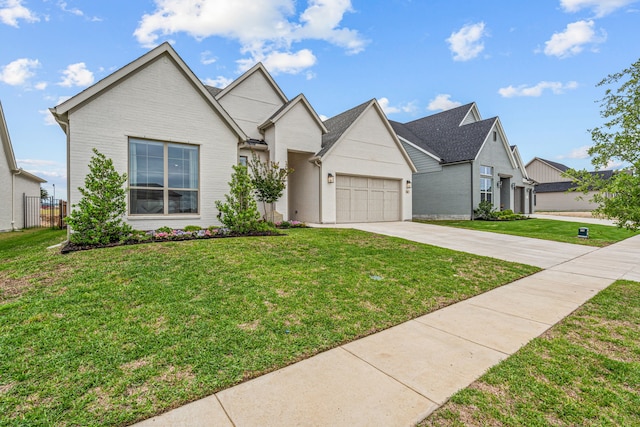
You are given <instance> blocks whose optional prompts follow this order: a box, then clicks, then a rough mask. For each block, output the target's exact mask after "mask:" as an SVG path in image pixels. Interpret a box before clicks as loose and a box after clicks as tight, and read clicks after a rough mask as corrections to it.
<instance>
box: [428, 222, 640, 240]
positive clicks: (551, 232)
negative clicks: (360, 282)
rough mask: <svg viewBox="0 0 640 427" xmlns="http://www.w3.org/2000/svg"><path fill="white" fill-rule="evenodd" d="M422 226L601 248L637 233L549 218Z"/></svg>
mask: <svg viewBox="0 0 640 427" xmlns="http://www.w3.org/2000/svg"><path fill="white" fill-rule="evenodd" d="M416 222H422V223H425V224H435V225H445V226H449V227H458V228H467V229H470V230H479V231H491V232H494V233H502V234H512V235H514V236H522V237H533V238H536V239H544V240H553V241H556V242H564V243H575V244H579V245H588V246H597V247H603V246H608V245H611V244H613V243H616V242H619V241H621V240H624V239H627V238H629V237H632V236H635V235H636V234H637V233H634V232H632V231H629V230H626V229H623V228H618V227H614V226H610V225H600V224H585V223H581V222H579V221H576V222H568V221H555V220H550V219H537V218H531V219H527V220H520V221H479V220H476V221H422V220H417V221H416ZM579 227H587V228H589V238H588V239H584V238H580V237H578V228H579Z"/></svg>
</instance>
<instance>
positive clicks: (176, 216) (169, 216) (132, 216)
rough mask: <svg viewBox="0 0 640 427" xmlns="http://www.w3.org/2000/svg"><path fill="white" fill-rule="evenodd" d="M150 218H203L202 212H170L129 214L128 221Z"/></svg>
mask: <svg viewBox="0 0 640 427" xmlns="http://www.w3.org/2000/svg"><path fill="white" fill-rule="evenodd" d="M150 219H161V220H174V219H201V215H200V214H168V215H144V214H140V215H128V216H127V221H148V220H150Z"/></svg>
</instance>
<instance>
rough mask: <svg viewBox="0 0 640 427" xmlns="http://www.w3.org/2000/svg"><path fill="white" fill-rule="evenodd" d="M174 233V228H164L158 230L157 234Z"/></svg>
mask: <svg viewBox="0 0 640 427" xmlns="http://www.w3.org/2000/svg"><path fill="white" fill-rule="evenodd" d="M172 231H173V228H171V227H167V226H164V227H160V228H158V229H157V230H156V233H171V232H172Z"/></svg>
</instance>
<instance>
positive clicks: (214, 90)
mask: <svg viewBox="0 0 640 427" xmlns="http://www.w3.org/2000/svg"><path fill="white" fill-rule="evenodd" d="M204 87H205V88H207V90H208V91H209V93H210V94H211V95H212V96H213V97H214V98H215V97H216V96H217V95H218V94H219V93H220V92H222V89H220V88H218V87H213V86H207V85H204Z"/></svg>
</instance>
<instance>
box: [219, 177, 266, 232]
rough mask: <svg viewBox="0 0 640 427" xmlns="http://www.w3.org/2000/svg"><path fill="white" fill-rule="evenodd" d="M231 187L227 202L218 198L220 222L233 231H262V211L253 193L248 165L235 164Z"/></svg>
mask: <svg viewBox="0 0 640 427" xmlns="http://www.w3.org/2000/svg"><path fill="white" fill-rule="evenodd" d="M229 189H230V192H231V194H226V195H225V196H224V197H225V200H226V201H225V202H222V201H220V200H216V208H217V209H218V211H219V213H218V218H219V219H220V222H222V224H224V226H225V227H227V228H228V229H229V231H231V232H232V233H237V234H251V233H255V232H258V231H262V230H261V229H262V228H264V226H262V225H260V213H259V212H258V205H257V204H256V199H255V198H254V197H253V194H252V193H253V189H254V188H253V185H252V183H251V179H250V178H249V173H248V172H247V167H246V166H243V165H235V166H233V174H232V175H231V182H230V183H229Z"/></svg>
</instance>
